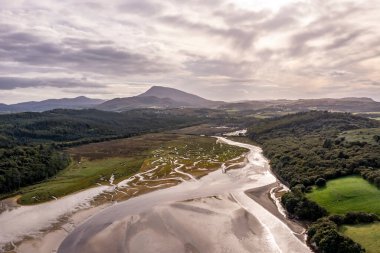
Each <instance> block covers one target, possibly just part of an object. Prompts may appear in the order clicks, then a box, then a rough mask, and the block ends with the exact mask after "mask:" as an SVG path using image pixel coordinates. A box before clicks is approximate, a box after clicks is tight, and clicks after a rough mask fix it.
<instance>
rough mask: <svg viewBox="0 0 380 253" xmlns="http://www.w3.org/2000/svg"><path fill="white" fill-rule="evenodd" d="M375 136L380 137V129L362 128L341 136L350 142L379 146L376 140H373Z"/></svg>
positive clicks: (346, 132)
mask: <svg viewBox="0 0 380 253" xmlns="http://www.w3.org/2000/svg"><path fill="white" fill-rule="evenodd" d="M379 119H380V118H379ZM374 135H380V128H362V129H355V130H349V131H344V132H343V133H341V134H340V137H345V139H346V141H348V142H355V141H360V142H367V143H369V144H372V145H377V143H376V141H375V139H374V138H373V136H374Z"/></svg>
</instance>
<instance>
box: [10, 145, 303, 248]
mask: <svg viewBox="0 0 380 253" xmlns="http://www.w3.org/2000/svg"><path fill="white" fill-rule="evenodd" d="M249 153H250V152H248V153H245V154H244V157H245V159H244V161H242V162H241V163H240V164H239V165H242V167H244V166H246V165H248V164H249V161H248V154H249ZM238 167H240V166H238ZM240 168H241V167H240ZM235 169H236V170H239V169H238V168H235V167H232V168H229V169H228V171H230V170H231V171H234V170H235ZM218 170H219V171H220V172H222V167H220V168H219V169H217V170H215V171H214V172H217V171H218ZM268 172H269V173H270V174H272V175H273V173H271V172H272V171H271V169H270V168H268ZM222 173H223V172H222ZM224 173H225V172H224ZM209 174H210V173H207V175H209ZM273 176H274V178H275V179H276V182H275V183H270V184H268V185H264V186H261V187H257V188H253V189H248V190H245V191H243V192H242V193H243V194H244V195H247V196H248V197H249V199H251V200H253V201H255V202H257V203H258V204H259V205H260V206H262V207H263V208H264V209H265V210H267V211H268V212H269V213H270V214H272V215H274V216H275V217H276V218H278V219H279V220H280V221H281V223H284V224H285V225H286V226H287V227H289V229H290V230H291V233H293V234H294V235H295V237H297V238H298V239H299V240H300V241H302V242H303V243H305V245H307V244H306V242H305V238H304V236H303V235H304V234H303V232H304V231H305V228H304V227H302V226H301V225H300V224H297V223H295V222H294V221H292V220H290V219H288V218H287V217H285V216H284V215H283V214H281V212H280V210H279V209H278V206H276V204H275V203H274V200H273V199H272V198H271V197H270V192H271V190H272V189H273V188H276V187H279V186H281V184H280V183H279V181H278V179H277V177H276V176H275V175H273ZM189 181H191V180H189ZM180 184H182V183H180ZM180 184H179V185H180ZM169 188H172V187H169ZM157 190H159V189H157ZM153 192H155V191H153ZM142 195H145V194H142ZM140 196H141V195H140ZM120 203H121V202H120ZM110 206H112V204H110V205H106V206H103V207H102V208H100V210H98V208H99V206H98V207H94V208H89V209H84V210H81V211H79V212H77V213H75V214H73V215H72V216H70V217H68V221H66V222H64V223H63V224H61V225H59V227H57V228H56V229H53V230H50V231H48V232H44V233H43V235H42V236H41V237H33V238H30V239H26V240H25V241H23V242H22V243H21V244H19V245H17V247H16V249H15V250H16V251H7V252H19V253H24V252H25V253H29V252H39V253H45V252H46V253H50V252H56V250H57V249H58V248H59V246H60V245H61V242H62V241H63V240H64V239H65V238H66V237H67V236H68V235H69V234H70V233H71V232H72V231H73V230H75V228H76V227H78V226H80V225H81V224H83V223H85V222H86V221H88V220H90V219H91V218H92V217H93V216H95V215H97V214H99V213H100V212H102V211H105V209H107V207H110Z"/></svg>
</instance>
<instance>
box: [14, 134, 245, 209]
mask: <svg viewBox="0 0 380 253" xmlns="http://www.w3.org/2000/svg"><path fill="white" fill-rule="evenodd" d="M67 152H68V153H69V154H70V156H71V158H72V162H71V164H70V166H69V167H67V168H66V169H64V170H62V171H61V172H59V173H58V174H57V175H56V176H55V177H53V178H51V179H49V180H46V181H45V182H43V183H40V184H37V185H33V186H29V187H25V188H22V189H21V192H22V196H21V198H20V199H19V203H21V204H35V203H41V202H44V201H49V200H52V199H54V198H56V197H61V196H65V195H68V194H70V193H73V192H75V191H79V190H82V189H86V188H89V187H93V186H96V185H97V184H109V180H110V178H111V176H113V178H114V183H117V182H120V181H121V180H123V179H126V178H129V177H130V176H132V175H134V174H136V173H138V172H146V171H150V170H152V169H154V172H152V173H150V176H149V178H144V181H143V182H140V183H141V186H144V187H149V186H150V185H149V184H150V183H151V182H150V181H151V180H155V181H153V182H155V183H160V181H161V182H165V180H167V179H169V178H170V179H176V180H175V182H180V180H179V178H180V177H183V176H184V175H182V174H178V173H176V172H175V171H174V168H176V167H178V166H179V165H183V167H182V168H181V170H182V171H184V172H187V173H192V174H195V175H197V176H201V175H204V174H205V173H208V172H209V171H210V170H212V169H215V168H218V167H219V166H220V165H221V163H222V162H226V161H228V160H231V159H233V158H235V157H237V156H240V155H241V154H242V153H244V152H246V150H245V149H243V148H239V147H235V146H230V145H225V144H223V145H220V144H217V143H216V140H215V138H210V137H198V136H188V135H177V134H147V135H142V136H138V137H132V138H127V139H119V140H112V141H106V142H100V143H92V144H87V145H82V146H78V147H74V148H70V149H68V150H67ZM195 162H197V166H196V167H197V168H207V169H208V170H206V171H197V170H196V169H194V168H193V166H194V163H195ZM174 174H176V175H175V176H176V177H175V178H173V176H174ZM140 177H142V176H140ZM184 179H188V178H184ZM157 180H160V181H157ZM172 182H173V180H172ZM153 186H154V185H153Z"/></svg>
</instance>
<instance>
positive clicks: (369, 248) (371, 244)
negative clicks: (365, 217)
mask: <svg viewBox="0 0 380 253" xmlns="http://www.w3.org/2000/svg"><path fill="white" fill-rule="evenodd" d="M339 231H340V232H341V233H343V234H345V235H346V236H348V237H350V238H351V239H353V240H354V241H356V242H358V243H360V244H361V245H362V246H363V247H364V248H365V249H366V252H367V253H379V252H380V240H379V239H380V223H378V222H377V223H373V224H365V225H345V226H342V227H341V228H340V229H339Z"/></svg>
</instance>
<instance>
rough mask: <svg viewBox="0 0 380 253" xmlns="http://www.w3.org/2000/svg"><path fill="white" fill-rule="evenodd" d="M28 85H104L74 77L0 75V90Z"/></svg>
mask: <svg viewBox="0 0 380 253" xmlns="http://www.w3.org/2000/svg"><path fill="white" fill-rule="evenodd" d="M30 87H57V88H68V87H72V88H76V87H82V88H83V87H87V88H102V87H105V86H104V85H100V84H95V83H89V82H86V81H84V80H80V79H74V78H22V77H13V76H0V90H13V89H16V88H30Z"/></svg>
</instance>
